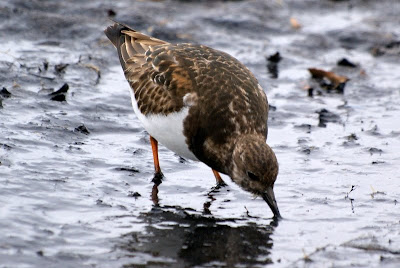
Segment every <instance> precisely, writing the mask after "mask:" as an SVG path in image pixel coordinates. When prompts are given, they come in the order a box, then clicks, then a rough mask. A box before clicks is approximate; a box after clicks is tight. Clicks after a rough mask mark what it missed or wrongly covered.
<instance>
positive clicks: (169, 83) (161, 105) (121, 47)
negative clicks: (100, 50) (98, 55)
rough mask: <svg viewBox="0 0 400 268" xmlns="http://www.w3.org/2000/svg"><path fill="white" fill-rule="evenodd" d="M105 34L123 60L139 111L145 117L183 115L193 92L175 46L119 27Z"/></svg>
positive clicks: (111, 27) (117, 25)
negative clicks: (181, 110)
mask: <svg viewBox="0 0 400 268" xmlns="http://www.w3.org/2000/svg"><path fill="white" fill-rule="evenodd" d="M105 34H106V35H107V37H108V38H109V39H110V41H111V42H112V43H113V44H114V46H115V47H116V48H117V50H118V55H119V59H120V62H121V65H122V68H123V70H124V73H125V77H126V79H127V80H128V82H129V84H130V86H131V88H132V90H133V92H134V95H135V98H136V101H137V104H138V108H139V110H140V111H141V112H142V113H143V114H145V115H146V114H152V113H162V114H169V113H172V112H177V111H179V110H180V109H181V108H182V107H183V105H184V103H183V97H184V96H185V94H186V93H189V92H191V91H192V89H193V81H192V79H191V77H190V76H189V74H188V72H187V71H186V70H185V64H184V63H182V62H180V61H179V60H178V59H177V58H176V57H175V55H174V53H173V52H174V45H171V44H169V43H167V42H165V41H162V40H159V39H156V38H153V37H150V36H147V35H145V34H142V33H139V32H136V31H135V30H133V29H131V28H129V27H128V26H125V25H122V24H119V23H115V24H114V25H112V26H110V27H108V28H107V29H106V30H105Z"/></svg>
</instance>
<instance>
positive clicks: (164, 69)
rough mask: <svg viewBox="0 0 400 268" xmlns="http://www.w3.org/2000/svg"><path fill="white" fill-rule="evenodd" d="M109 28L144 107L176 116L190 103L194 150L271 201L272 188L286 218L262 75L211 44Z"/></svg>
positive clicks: (187, 126) (188, 133) (188, 124)
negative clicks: (279, 195)
mask: <svg viewBox="0 0 400 268" xmlns="http://www.w3.org/2000/svg"><path fill="white" fill-rule="evenodd" d="M105 33H106V35H107V36H108V38H109V39H110V40H111V41H112V43H113V44H114V45H115V46H116V47H117V49H118V54H119V58H120V61H121V65H122V67H123V69H124V73H125V77H126V79H127V80H128V82H129V84H130V86H131V89H132V90H133V96H134V97H135V99H136V102H137V106H138V108H139V111H140V113H142V114H143V115H145V116H151V115H155V114H157V115H159V114H162V115H165V116H168V115H170V114H174V113H177V112H179V111H181V110H182V109H183V108H186V107H187V108H189V109H188V115H187V116H186V117H185V119H184V120H183V133H184V136H185V137H186V144H187V147H188V148H189V150H190V151H191V152H192V153H193V154H194V155H195V156H196V158H197V159H198V160H200V161H202V162H204V163H205V164H207V165H208V166H210V167H211V168H212V169H214V170H217V171H219V172H222V173H224V174H228V175H229V176H230V177H231V178H232V180H233V181H235V182H236V183H238V184H239V185H240V186H242V187H243V188H244V189H246V190H248V191H251V192H253V193H255V194H258V195H261V196H263V198H264V199H266V197H264V196H265V195H267V194H266V193H267V192H269V197H268V198H269V199H270V200H269V201H268V200H267V199H266V201H267V202H268V204H269V205H270V207H271V209H272V210H273V212H274V214H275V216H279V215H280V214H279V211H278V208H277V206H276V201H275V197H274V195H273V192H272V187H273V184H274V182H275V180H276V177H277V174H278V163H277V160H276V157H275V154H274V153H273V151H272V149H271V148H270V147H269V146H268V145H267V144H266V143H265V140H266V138H267V132H268V128H267V119H268V101H267V97H266V95H265V93H264V91H263V89H262V88H261V86H260V85H259V84H258V82H257V79H256V78H255V77H254V75H253V74H252V73H251V72H250V71H249V70H248V69H247V68H246V67H245V66H244V65H243V64H241V63H240V62H239V61H238V60H236V59H235V58H233V57H232V56H230V55H228V54H226V53H224V52H221V51H218V50H215V49H212V48H209V47H206V46H202V45H193V44H176V45H174V44H169V43H167V42H165V41H162V40H158V39H155V38H152V37H149V36H146V35H144V34H142V33H139V32H136V31H134V30H132V29H130V28H129V27H127V26H125V25H122V24H118V23H116V24H114V25H113V26H110V27H109V28H107V29H106V31H105ZM249 174H250V175H249ZM269 189H271V190H269ZM270 192H272V196H271V193H270Z"/></svg>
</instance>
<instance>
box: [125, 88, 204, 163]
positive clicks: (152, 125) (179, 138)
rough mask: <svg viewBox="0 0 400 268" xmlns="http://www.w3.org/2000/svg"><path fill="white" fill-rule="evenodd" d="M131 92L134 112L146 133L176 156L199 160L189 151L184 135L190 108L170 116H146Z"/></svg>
mask: <svg viewBox="0 0 400 268" xmlns="http://www.w3.org/2000/svg"><path fill="white" fill-rule="evenodd" d="M130 92H131V99H132V106H133V110H134V111H135V114H136V116H137V117H138V119H139V121H140V122H142V124H143V127H144V128H145V129H146V131H147V132H148V133H149V134H150V135H151V136H153V137H154V138H155V139H156V140H157V141H159V142H160V143H161V144H162V145H164V146H165V147H167V148H168V149H170V150H171V151H173V152H175V153H176V154H178V155H180V156H182V157H184V158H188V159H191V160H198V159H197V158H196V156H194V154H193V153H192V152H191V151H190V150H189V148H188V146H187V144H186V137H185V135H183V120H184V119H185V117H186V116H187V114H188V112H189V107H185V108H183V109H182V110H181V111H180V112H178V113H171V114H169V115H168V116H165V115H148V116H145V115H143V114H142V113H141V112H140V110H139V108H138V105H137V102H136V99H135V95H134V94H133V92H132V90H130Z"/></svg>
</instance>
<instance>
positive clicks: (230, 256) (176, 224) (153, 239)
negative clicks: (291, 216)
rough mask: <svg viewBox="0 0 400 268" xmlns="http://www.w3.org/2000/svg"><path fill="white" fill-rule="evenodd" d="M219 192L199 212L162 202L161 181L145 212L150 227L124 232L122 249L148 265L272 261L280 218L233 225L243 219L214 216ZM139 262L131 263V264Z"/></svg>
mask: <svg viewBox="0 0 400 268" xmlns="http://www.w3.org/2000/svg"><path fill="white" fill-rule="evenodd" d="M215 191H216V189H213V190H212V191H211V192H210V193H209V195H208V196H209V198H208V200H207V201H206V203H205V204H204V211H203V213H202V214H200V213H196V211H194V210H191V209H183V208H180V207H172V206H160V204H159V198H158V185H156V184H155V185H154V186H153V189H152V195H151V198H152V200H153V202H154V206H153V208H152V210H151V211H150V212H148V213H143V214H141V216H140V220H142V221H143V222H144V223H146V224H147V226H146V230H145V231H144V232H131V233H127V234H125V235H124V236H123V237H122V238H121V241H120V243H119V245H118V247H119V249H120V250H122V251H123V255H125V256H127V257H128V256H129V257H132V260H133V259H137V257H139V256H140V258H141V259H142V260H143V258H145V259H146V262H147V264H151V263H153V264H154V263H157V264H159V265H160V266H163V267H188V266H190V267H191V266H196V265H205V264H211V263H216V264H218V265H217V266H218V267H234V266H237V265H240V266H245V267H252V266H259V265H264V264H269V263H271V262H272V261H271V259H270V257H269V255H270V249H271V248H272V239H271V234H272V233H273V230H274V228H275V227H276V226H277V222H276V221H271V223H270V224H269V225H267V226H265V225H257V224H255V223H247V224H244V225H242V226H238V227H232V225H238V224H235V223H237V222H239V221H243V219H223V220H218V219H215V218H213V217H212V216H210V213H211V212H210V210H209V206H210V205H211V203H212V202H213V200H215V197H214V196H213V195H212V193H214V192H215ZM144 256H145V257H144ZM133 262H134V261H133ZM135 265H136V264H135V263H132V267H135ZM127 267H130V265H127Z"/></svg>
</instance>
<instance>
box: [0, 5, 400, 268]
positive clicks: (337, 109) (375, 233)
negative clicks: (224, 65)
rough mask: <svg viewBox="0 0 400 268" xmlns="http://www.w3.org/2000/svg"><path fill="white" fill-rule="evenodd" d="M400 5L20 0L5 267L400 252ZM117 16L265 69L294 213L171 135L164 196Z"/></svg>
mask: <svg viewBox="0 0 400 268" xmlns="http://www.w3.org/2000/svg"><path fill="white" fill-rule="evenodd" d="M398 10H400V3H399V2H398V1H395V0H384V1H372V0H367V1H365V0H364V1H363V0H348V1H346V0H345V1H333V0H324V1H312V0H307V1H295V0H293V1H278V0H276V1H261V0H256V1H172V0H170V1H128V0H122V1H118V2H112V1H106V0H96V1H88V2H85V3H82V1H76V0H70V1H36V0H33V1H22V0H5V1H3V2H2V3H1V4H0V40H1V44H2V46H1V48H0V184H1V187H0V204H1V205H0V218H1V221H0V228H1V230H2V234H0V267H110V266H111V267H268V266H269V267H324V266H335V267H336V266H338V267H350V266H351V267H397V265H398V263H399V262H400V257H399V254H400V239H399V237H400V236H399V230H400V228H399V219H400V210H399V204H398V202H399V201H400V196H399V191H398V189H399V179H400V176H399V173H398V166H399V165H400V157H399V153H398V152H399V149H400V121H399V120H398V118H399V117H400V109H399V107H400V106H399V104H400V90H399V89H400V82H399V81H400V79H399V73H400V67H399V65H398V62H399V59H400V29H399V27H397V26H398V25H399V24H400V17H399V16H398ZM110 18H111V19H114V20H118V21H121V22H124V23H127V24H129V25H131V26H132V27H134V28H136V29H137V30H140V31H143V32H146V33H148V34H152V35H153V36H155V37H157V38H160V39H164V40H167V41H170V42H192V43H199V44H204V45H208V46H211V47H213V48H216V49H220V50H223V51H225V52H228V53H230V54H231V55H233V56H235V57H236V58H238V59H239V60H240V61H242V62H243V63H244V64H246V66H248V67H249V69H251V70H252V71H253V72H254V74H255V75H256V77H257V79H258V80H259V82H260V84H261V85H262V86H263V88H264V89H265V91H266V93H267V95H268V99H269V103H270V105H271V107H270V118H269V136H268V143H269V144H270V145H271V146H272V147H273V148H274V150H275V151H276V153H277V157H278V161H279V163H280V175H279V177H278V180H277V183H276V186H275V191H276V196H277V200H278V203H279V207H280V210H281V213H282V215H283V216H284V218H285V219H284V220H283V221H281V222H279V223H276V222H275V221H273V220H272V219H271V217H272V214H271V213H270V211H269V209H268V207H266V206H265V204H264V202H263V200H259V199H254V198H253V197H252V196H251V195H249V194H247V193H245V192H243V191H242V190H241V189H239V188H238V187H237V186H236V185H234V184H233V183H232V182H230V180H229V178H225V181H227V182H229V186H228V187H225V188H223V189H215V188H214V179H213V176H212V173H211V172H210V171H209V170H208V168H207V167H206V166H204V165H203V164H201V163H196V162H192V161H188V160H185V159H182V158H180V157H179V156H177V155H175V154H174V153H172V152H170V151H168V150H167V149H165V148H164V147H162V146H161V148H160V161H161V165H162V168H163V170H164V174H165V176H166V178H165V181H164V182H163V183H162V184H161V185H160V187H159V192H158V195H157V200H158V204H157V205H155V204H154V192H153V197H152V186H153V185H152V183H151V178H152V175H153V174H152V171H153V166H152V165H153V164H152V154H151V149H150V144H149V141H148V136H147V133H146V132H145V131H144V130H143V129H142V128H141V126H140V123H139V122H138V120H137V119H136V117H135V115H134V114H133V111H132V108H131V104H130V99H129V93H128V84H127V83H126V81H125V78H124V77H123V73H122V70H121V68H120V66H119V62H118V58H117V55H116V52H115V49H114V48H113V47H112V46H111V44H110V43H109V42H108V40H107V38H106V37H105V36H104V34H103V30H104V29H105V28H106V27H107V26H108V25H110V24H111V21H110ZM277 53H279V54H277ZM343 59H346V60H347V63H346V62H344V63H343V61H342V63H341V64H338V63H339V62H340V61H341V60H343ZM350 63H351V64H350ZM310 68H311V69H312V68H314V69H317V70H319V71H317V72H316V73H317V74H316V73H315V71H314V74H313V75H314V78H313V77H312V75H311V73H310V71H309V69H310ZM321 70H323V72H322V73H323V74H324V75H322V76H319V74H321ZM344 77H345V78H347V79H348V80H346V79H344Z"/></svg>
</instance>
